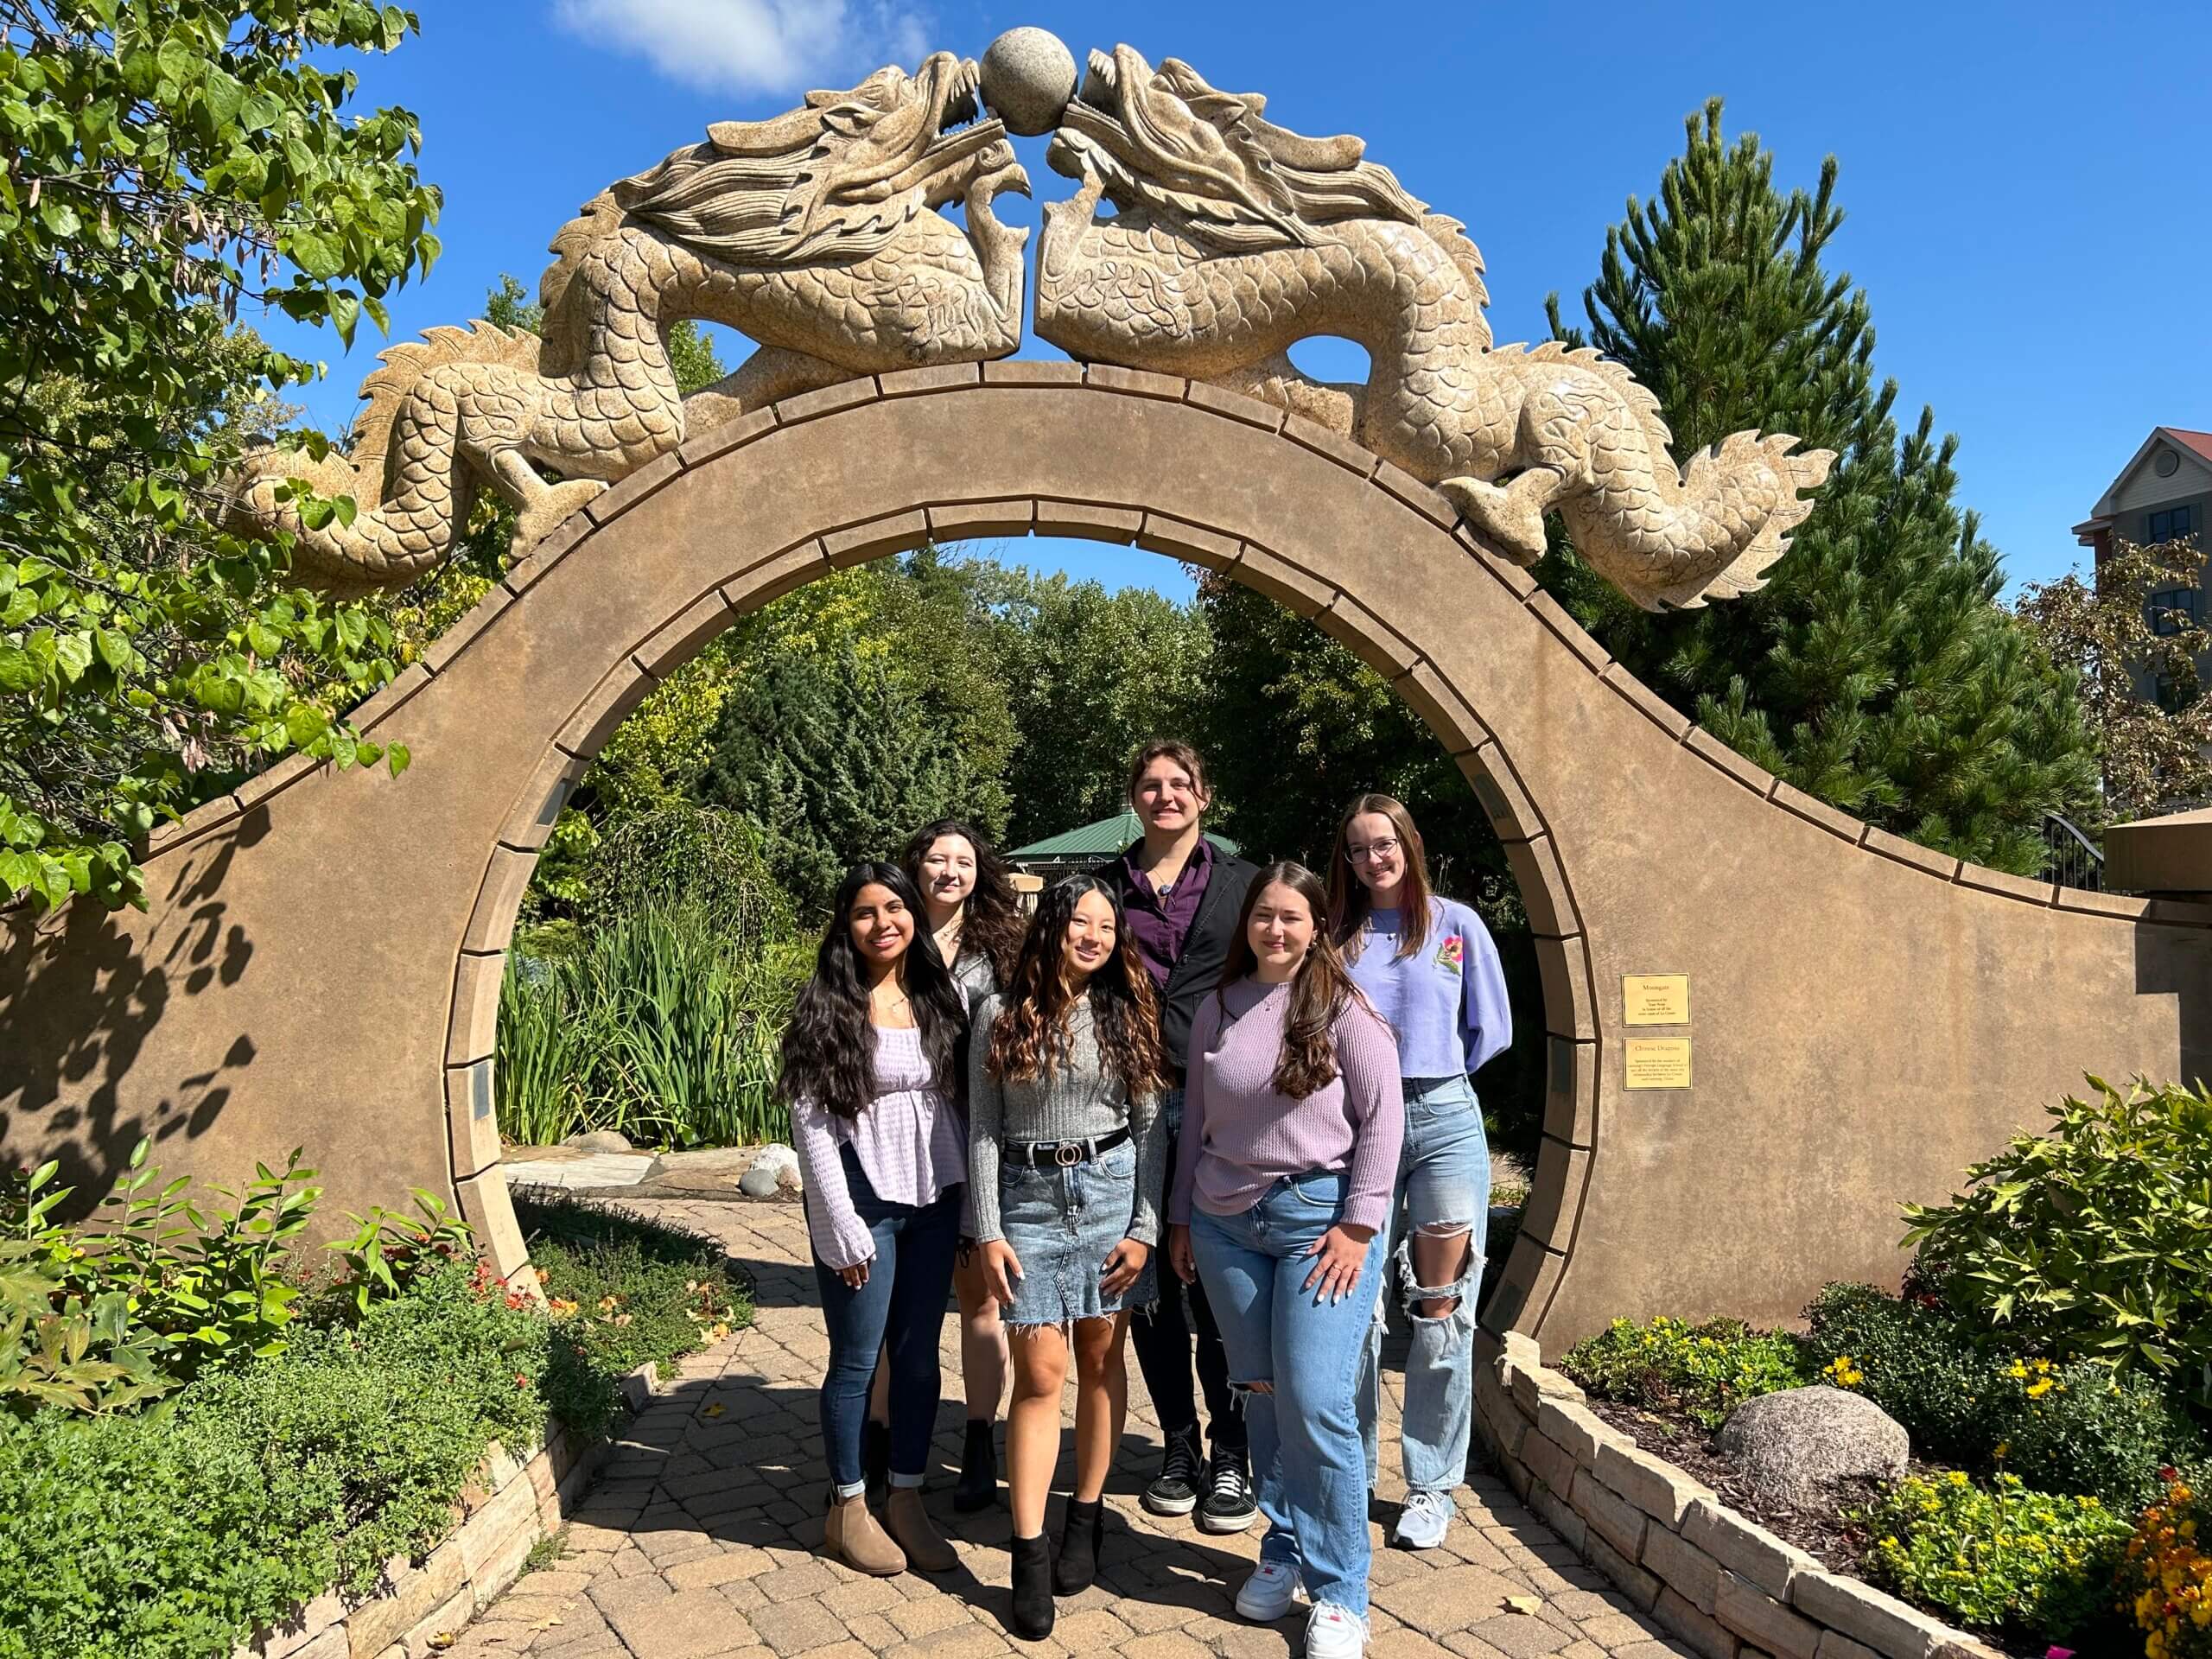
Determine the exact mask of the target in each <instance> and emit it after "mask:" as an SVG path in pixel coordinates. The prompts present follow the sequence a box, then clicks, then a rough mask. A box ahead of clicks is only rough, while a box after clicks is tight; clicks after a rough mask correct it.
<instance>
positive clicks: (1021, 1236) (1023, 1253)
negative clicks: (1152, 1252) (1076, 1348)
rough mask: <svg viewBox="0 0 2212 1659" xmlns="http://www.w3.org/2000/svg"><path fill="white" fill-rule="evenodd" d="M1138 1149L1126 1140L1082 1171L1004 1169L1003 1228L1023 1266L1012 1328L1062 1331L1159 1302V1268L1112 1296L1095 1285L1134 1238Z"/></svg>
mask: <svg viewBox="0 0 2212 1659" xmlns="http://www.w3.org/2000/svg"><path fill="white" fill-rule="evenodd" d="M1136 1201H1137V1149H1136V1146H1135V1143H1134V1142H1133V1141H1123V1142H1122V1144H1121V1145H1120V1146H1118V1147H1109V1148H1108V1149H1107V1150H1106V1151H1104V1152H1102V1153H1100V1154H1098V1156H1097V1157H1096V1158H1093V1159H1089V1160H1085V1161H1084V1162H1083V1163H1080V1164H1068V1165H1065V1166H1063V1165H1054V1164H1046V1166H1043V1167H1042V1168H1033V1167H1032V1166H1029V1165H1027V1164H1018V1163H1015V1162H1014V1161H1013V1160H1010V1159H1009V1160H1003V1161H1001V1164H1000V1165H999V1226H1000V1228H1001V1230H1003V1231H1004V1233H1005V1234H1006V1242H1007V1245H1008V1246H1009V1247H1010V1248H1011V1249H1013V1251H1014V1255H1016V1256H1017V1257H1018V1258H1019V1259H1020V1262H1021V1276H1020V1278H1019V1279H1016V1280H1015V1281H1014V1306H1012V1307H1011V1308H1008V1309H1007V1310H1006V1311H1005V1319H1006V1322H1007V1324H1008V1325H1065V1324H1066V1323H1067V1322H1068V1321H1069V1320H1070V1319H1097V1318H1099V1317H1101V1316H1102V1315H1104V1314H1108V1313H1120V1312H1122V1310H1123V1309H1124V1308H1127V1309H1128V1310H1131V1311H1132V1312H1135V1311H1141V1310H1143V1309H1146V1308H1149V1307H1150V1306H1152V1305H1153V1304H1154V1302H1155V1301H1156V1300H1159V1289H1158V1287H1159V1279H1158V1276H1157V1263H1156V1262H1154V1260H1151V1259H1147V1261H1146V1262H1145V1265H1144V1271H1143V1272H1142V1273H1141V1274H1138V1275H1137V1281H1136V1283H1135V1284H1134V1285H1132V1286H1130V1287H1128V1289H1127V1290H1126V1291H1123V1292H1122V1294H1120V1295H1118V1296H1108V1295H1105V1294H1103V1293H1102V1292H1101V1291H1100V1289H1099V1285H1098V1281H1099V1280H1100V1278H1101V1277H1102V1276H1103V1274H1104V1273H1105V1270H1106V1258H1107V1257H1108V1256H1109V1255H1112V1254H1113V1253H1114V1247H1115V1246H1116V1245H1117V1244H1119V1243H1121V1242H1122V1240H1123V1239H1124V1238H1127V1237H1128V1234H1129V1223H1130V1222H1131V1221H1132V1220H1133V1219H1135V1216H1136V1208H1137V1202H1136Z"/></svg>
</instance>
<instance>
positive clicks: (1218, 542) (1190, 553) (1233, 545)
mask: <svg viewBox="0 0 2212 1659" xmlns="http://www.w3.org/2000/svg"><path fill="white" fill-rule="evenodd" d="M1136 544H1137V545H1138V546H1139V547H1141V548H1142V549H1143V550H1145V551H1146V552H1147V553H1164V554H1166V556H1168V557H1169V558H1171V559H1185V560H1188V561H1189V562H1190V563H1192V564H1202V565H1205V567H1206V568H1207V569H1209V570H1226V569H1229V568H1230V566H1231V565H1233V564H1235V563H1236V561H1237V560H1238V559H1240V558H1242V557H1243V556H1244V544H1243V543H1242V542H1240V541H1238V540H1237V539H1236V537H1234V536H1224V535H1223V534H1221V532H1220V531H1212V530H1207V529H1205V527H1204V526H1202V525H1198V524H1186V523H1185V522H1184V521H1183V520H1182V519H1180V518H1170V517H1168V516H1167V515H1166V513H1160V512H1147V513H1146V514H1145V516H1144V528H1143V529H1141V530H1140V531H1138V532H1137V542H1136Z"/></svg>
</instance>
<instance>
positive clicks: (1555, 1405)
mask: <svg viewBox="0 0 2212 1659" xmlns="http://www.w3.org/2000/svg"><path fill="white" fill-rule="evenodd" d="M1476 1343H1477V1344H1478V1345H1477V1349H1476V1369H1475V1430H1476V1433H1477V1434H1478V1437H1479V1438H1480V1439H1481V1440H1482V1442H1483V1445H1484V1448H1485V1449H1486V1450H1487V1451H1488V1452H1490V1454H1491V1458H1492V1459H1495V1460H1496V1462H1497V1465H1498V1466H1499V1467H1500V1468H1502V1469H1503V1471H1505V1477H1506V1479H1507V1480H1508V1481H1509V1482H1510V1483H1511V1484H1512V1487H1513V1490H1514V1491H1516V1493H1518V1494H1519V1495H1520V1497H1521V1498H1522V1501H1523V1502H1525V1503H1527V1504H1528V1505H1529V1508H1530V1509H1532V1510H1535V1512H1536V1513H1537V1514H1538V1515H1540V1516H1542V1517H1543V1518H1544V1520H1545V1521H1546V1522H1548V1523H1549V1525H1550V1526H1551V1528H1552V1529H1553V1530H1554V1531H1555V1532H1556V1533H1558V1534H1559V1535H1560V1537H1561V1538H1562V1539H1564V1540H1565V1541H1567V1543H1568V1544H1570V1545H1572V1546H1573V1548H1574V1549H1575V1551H1576V1552H1577V1553H1578V1554H1580V1555H1581V1557H1582V1559H1583V1560H1586V1561H1588V1562H1589V1563H1590V1564H1591V1565H1592V1567H1596V1568H1597V1569H1598V1570H1599V1572H1601V1573H1604V1574H1605V1576H1606V1578H1608V1579H1610V1580H1611V1581H1612V1582H1613V1583H1614V1584H1615V1585H1616V1586H1618V1587H1619V1589H1620V1590H1621V1591H1622V1592H1624V1593H1625V1594H1626V1595H1628V1596H1629V1597H1630V1599H1632V1600H1633V1601H1634V1602H1635V1603H1636V1605H1637V1606H1638V1607H1640V1608H1643V1609H1646V1610H1648V1611H1649V1613H1650V1615H1651V1617H1652V1618H1654V1619H1656V1621H1657V1622H1658V1623H1659V1624H1662V1625H1663V1626H1664V1627H1665V1628H1666V1629H1667V1630H1669V1631H1671V1632H1672V1633H1673V1634H1674V1635H1675V1637H1678V1638H1679V1639H1681V1641H1683V1642H1685V1643H1688V1644H1689V1646H1690V1647H1692V1648H1694V1649H1696V1651H1698V1652H1699V1653H1701V1654H1704V1655H1707V1656H1708V1659H1999V1656H1998V1655H1997V1654H1996V1653H1995V1652H1994V1650H1993V1649H1990V1648H1988V1647H1986V1646H1984V1645H1983V1644H1982V1643H1980V1642H1979V1641H1977V1640H1976V1639H1975V1638H1974V1637H1971V1636H1968V1635H1967V1634H1966V1632H1964V1631H1963V1630H1954V1629H1952V1628H1951V1627H1950V1626H1949V1625H1948V1624H1943V1623H1942V1621H1940V1620H1938V1619H1935V1618H1929V1616H1928V1615H1927V1614H1926V1613H1923V1612H1922V1611H1919V1610H1918V1609H1917V1608H1914V1607H1910V1606H1907V1605H1905V1604H1904V1602H1902V1601H1899V1600H1898V1599H1897V1598H1896V1597H1894V1596H1889V1595H1885V1594H1884V1593H1883V1592H1881V1591H1879V1590H1877V1589H1875V1588H1873V1587H1872V1586H1871V1585H1867V1584H1865V1583H1862V1582H1861V1581H1860V1580H1857V1579H1854V1578H1849V1577H1847V1576H1845V1575H1843V1574H1840V1573H1830V1572H1828V1571H1827V1569H1826V1568H1824V1567H1822V1566H1821V1563H1820V1562H1818V1561H1817V1560H1814V1559H1813V1557H1812V1556H1810V1555H1808V1554H1806V1553H1805V1552H1804V1551H1803V1550H1802V1549H1798V1548H1795V1547H1794V1546H1792V1545H1789V1544H1786V1543H1784V1542H1783V1541H1782V1540H1781V1539H1779V1538H1777V1537H1776V1536H1775V1535H1773V1534H1772V1533H1770V1532H1768V1531H1767V1530H1765V1529H1764V1528H1762V1527H1758V1526H1756V1525H1754V1524H1753V1523H1752V1522H1750V1521H1747V1520H1745V1518H1744V1517H1743V1516H1740V1515H1738V1514H1737V1513H1736V1512H1735V1511H1734V1510H1732V1509H1730V1508H1729V1507H1728V1506H1727V1504H1726V1503H1723V1502H1722V1501H1721V1500H1720V1498H1719V1496H1718V1495H1717V1494H1716V1493H1714V1492H1713V1491H1712V1489H1711V1488H1709V1487H1707V1486H1705V1485H1703V1484H1700V1482H1698V1481H1695V1480H1693V1479H1692V1478H1690V1477H1689V1476H1688V1475H1686V1474H1684V1473H1683V1472H1682V1471H1681V1470H1679V1469H1677V1468H1675V1466H1674V1465H1672V1464H1670V1463H1668V1462H1667V1461H1665V1460H1664V1459H1661V1458H1656V1457H1654V1456H1653V1455H1652V1454H1651V1453H1650V1452H1646V1451H1643V1449H1642V1448H1640V1447H1639V1446H1637V1445H1636V1444H1635V1442H1633V1441H1632V1440H1629V1439H1628V1438H1627V1437H1626V1436H1624V1434H1622V1433H1620V1432H1619V1431H1618V1429H1616V1428H1614V1427H1612V1426H1611V1425H1610V1424H1608V1423H1606V1422H1605V1421H1604V1420H1603V1419H1601V1418H1599V1416H1598V1415H1597V1414H1595V1413H1594V1412H1592V1411H1591V1410H1590V1409H1589V1408H1588V1407H1587V1404H1586V1400H1587V1396H1586V1395H1585V1394H1584V1393H1583V1391H1582V1389H1580V1387H1579V1386H1577V1385H1576V1384H1575V1383H1573V1381H1572V1380H1570V1379H1569V1378H1568V1377H1567V1376H1564V1375H1563V1374H1562V1373H1560V1372H1559V1371H1555V1370H1550V1369H1549V1368H1548V1367H1547V1366H1546V1365H1545V1364H1544V1363H1543V1355H1542V1353H1541V1351H1540V1350H1539V1349H1538V1347H1537V1346H1536V1344H1535V1343H1534V1342H1531V1341H1530V1340H1529V1338H1526V1337H1522V1336H1518V1335H1514V1334H1510V1333H1509V1334H1507V1335H1506V1336H1504V1337H1503V1338H1497V1337H1492V1336H1491V1335H1490V1334H1489V1333H1488V1332H1483V1333H1480V1334H1478V1336H1477V1338H1476Z"/></svg>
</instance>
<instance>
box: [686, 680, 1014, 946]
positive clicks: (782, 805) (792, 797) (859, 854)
mask: <svg viewBox="0 0 2212 1659" xmlns="http://www.w3.org/2000/svg"><path fill="white" fill-rule="evenodd" d="M712 749H713V754H712V758H711V759H710V760H709V761H708V763H707V768H706V773H705V776H704V777H703V778H702V779H701V780H700V789H701V792H702V794H703V795H704V797H705V798H707V799H708V800H709V801H710V802H713V803H715V804H718V805H721V806H726V807H728V808H731V809H732V810H735V811H738V812H741V813H743V814H745V815H746V816H747V817H749V818H751V819H752V820H753V822H754V823H757V824H758V825H759V826H760V829H761V832H762V845H763V848H764V849H765V851H766V854H767V858H768V862H769V867H770V868H771V869H772V871H773V872H774V874H775V876H776V879H777V880H778V881H779V883H780V884H781V885H782V886H783V887H784V889H785V891H786V892H788V893H790V894H791V896H792V898H793V899H796V900H798V904H799V905H800V906H801V907H802V908H803V909H804V910H806V911H808V912H813V913H815V914H817V915H818V914H819V913H821V912H823V911H824V910H825V909H827V907H828V906H829V899H830V896H831V894H832V893H833V892H834V891H835V889H836V885H837V881H838V880H839V878H840V877H841V876H842V875H843V874H844V872H845V870H846V868H847V867H848V866H849V865H851V864H852V863H853V862H855V861H856V860H859V859H862V858H895V857H897V856H898V854H899V849H900V848H901V846H902V845H903V844H904V842H905V841H906V837H907V836H909V835H911V834H912V832H913V830H914V829H916V827H917V826H918V825H920V824H923V823H927V822H928V821H929V820H930V819H931V818H935V817H943V816H944V815H945V814H947V813H950V812H955V811H965V810H969V800H970V799H971V798H972V797H973V795H974V793H975V785H976V778H975V774H974V772H973V771H972V770H971V768H970V766H969V761H968V757H967V755H966V754H965V753H964V752H963V750H962V748H961V747H960V746H959V744H958V742H957V740H956V738H955V736H954V734H953V733H952V731H951V730H950V728H949V727H948V726H947V725H946V724H945V723H944V721H943V720H942V719H941V718H938V719H933V718H931V716H930V715H929V714H928V713H927V712H926V711H925V709H924V708H923V706H922V702H921V700H920V699H919V698H918V697H917V696H915V695H914V693H913V692H912V691H911V690H908V689H906V687H905V686H903V685H901V684H900V683H899V681H898V679H897V678H896V677H894V675H893V671H892V667H891V664H890V663H889V662H888V660H887V658H884V657H883V656H882V655H880V654H864V653H863V652H861V650H860V649H859V648H858V647H857V646H856V645H855V643H854V642H853V641H852V640H850V639H837V640H834V641H832V642H831V643H830V644H829V645H828V646H827V647H826V648H825V649H823V650H820V651H802V650H785V651H781V652H774V653H772V654H771V655H770V656H769V657H768V658H766V663H765V665H764V667H763V670H762V671H760V673H759V674H758V676H757V677H748V680H747V694H746V695H745V696H742V697H734V698H732V699H730V700H729V702H727V703H726V704H724V706H723V709H722V714H721V721H719V722H718V723H717V725H716V726H715V733H714V738H713V743H712Z"/></svg>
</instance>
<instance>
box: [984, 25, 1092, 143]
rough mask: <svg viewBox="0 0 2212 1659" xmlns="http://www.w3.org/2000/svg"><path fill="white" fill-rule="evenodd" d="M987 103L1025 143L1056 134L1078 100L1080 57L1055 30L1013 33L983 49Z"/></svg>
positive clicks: (1014, 31) (1021, 30)
mask: <svg viewBox="0 0 2212 1659" xmlns="http://www.w3.org/2000/svg"><path fill="white" fill-rule="evenodd" d="M982 83H983V86H982V91H983V102H984V104H985V105H987V106H988V108H989V110H990V111H991V113H992V114H994V115H995V116H997V117H998V118H999V119H1000V120H1001V121H1003V122H1005V123H1006V130H1007V131H1008V132H1011V133H1014V134H1016V135H1017V136H1019V137H1023V138H1034V137H1038V136H1039V135H1040V134H1042V133H1047V132H1050V131H1051V130H1052V129H1053V128H1054V127H1057V126H1058V125H1059V124H1060V111H1062V110H1065V108H1067V106H1068V104H1069V102H1070V100H1071V99H1073V98H1074V97H1075V57H1074V54H1071V52H1069V50H1068V49H1067V48H1066V47H1065V46H1064V45H1062V44H1061V42H1060V37H1059V36H1058V35H1055V34H1053V33H1052V31H1051V30H1050V29H1032V28H1028V27H1024V28H1020V29H1008V30H1007V32H1006V33H1005V34H1003V35H1000V36H999V37H998V39H996V40H995V41H992V42H991V43H990V44H989V45H988V46H987V47H985V48H983V60H982Z"/></svg>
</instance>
